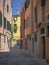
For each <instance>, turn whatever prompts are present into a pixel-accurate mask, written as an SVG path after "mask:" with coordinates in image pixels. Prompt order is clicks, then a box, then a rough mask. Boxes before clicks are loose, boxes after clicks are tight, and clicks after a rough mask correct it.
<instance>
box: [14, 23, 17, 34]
mask: <svg viewBox="0 0 49 65" xmlns="http://www.w3.org/2000/svg"><path fill="white" fill-rule="evenodd" d="M16 31H17V24H14V32H15V33H16Z"/></svg>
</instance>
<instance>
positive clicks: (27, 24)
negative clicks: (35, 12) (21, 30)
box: [25, 17, 30, 27]
mask: <svg viewBox="0 0 49 65" xmlns="http://www.w3.org/2000/svg"><path fill="white" fill-rule="evenodd" d="M29 25H30V17H28V18H27V19H26V20H25V27H29Z"/></svg>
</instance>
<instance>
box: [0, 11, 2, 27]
mask: <svg viewBox="0 0 49 65" xmlns="http://www.w3.org/2000/svg"><path fill="white" fill-rule="evenodd" d="M1 26H2V13H1V11H0V27H1Z"/></svg>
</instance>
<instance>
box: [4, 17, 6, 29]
mask: <svg viewBox="0 0 49 65" xmlns="http://www.w3.org/2000/svg"><path fill="white" fill-rule="evenodd" d="M4 28H5V29H6V18H5V17H4Z"/></svg>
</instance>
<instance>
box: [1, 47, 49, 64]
mask: <svg viewBox="0 0 49 65" xmlns="http://www.w3.org/2000/svg"><path fill="white" fill-rule="evenodd" d="M0 65H49V64H47V63H46V62H45V61H43V60H41V59H38V58H37V57H34V56H33V55H31V54H30V53H28V52H26V51H25V50H23V49H22V50H21V49H19V47H17V46H15V47H14V48H13V49H11V51H10V52H7V53H5V52H4V53H0Z"/></svg>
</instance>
